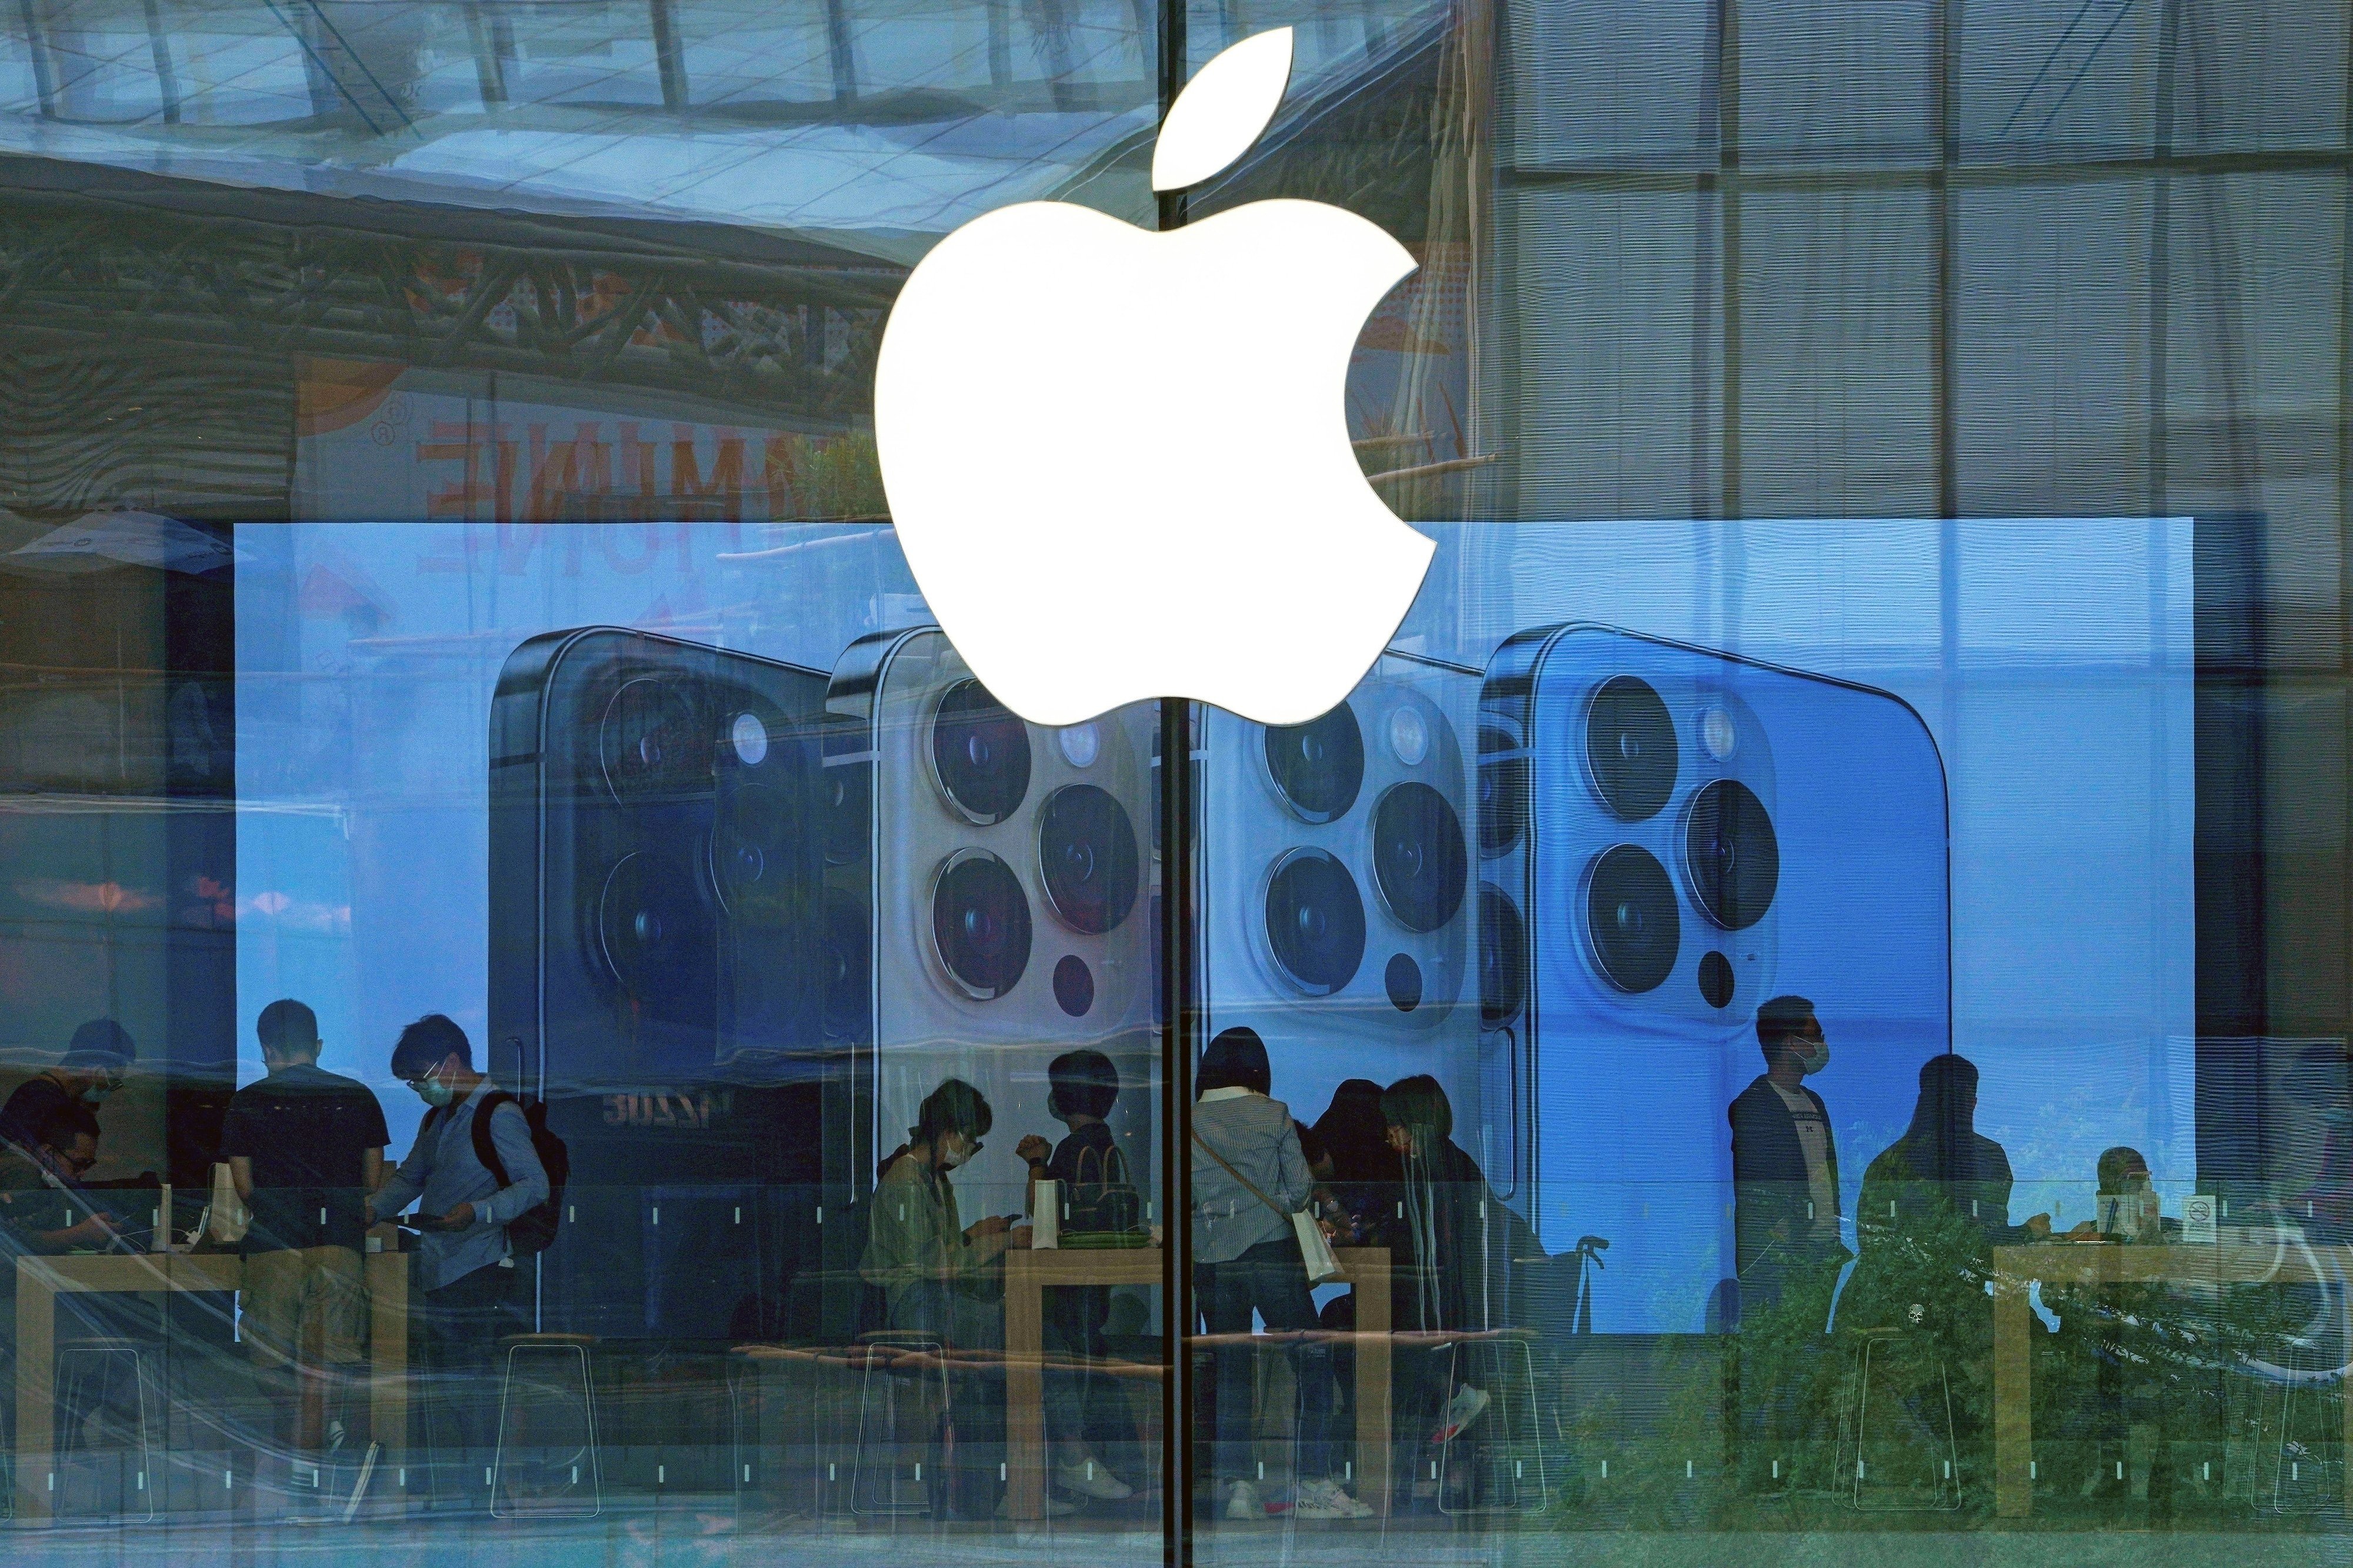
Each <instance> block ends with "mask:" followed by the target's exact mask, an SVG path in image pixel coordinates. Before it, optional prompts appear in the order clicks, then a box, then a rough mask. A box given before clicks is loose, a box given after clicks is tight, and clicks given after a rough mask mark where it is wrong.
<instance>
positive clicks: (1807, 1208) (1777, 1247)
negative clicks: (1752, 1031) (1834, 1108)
mask: <svg viewBox="0 0 2353 1568" xmlns="http://www.w3.org/2000/svg"><path fill="white" fill-rule="evenodd" d="M1757 1046H1758V1047H1759V1048H1760V1049H1762V1050H1763V1051H1764V1053H1765V1071H1764V1073H1763V1074H1762V1075H1760V1076H1759V1077H1758V1078H1757V1080H1756V1081H1755V1082H1753V1083H1751V1084H1750V1085H1749V1086H1748V1087H1747V1088H1746V1089H1743V1090H1741V1092H1740V1097H1739V1098H1738V1099H1737V1100H1734V1101H1733V1102H1732V1111H1731V1119H1732V1194H1733V1245H1734V1267H1735V1268H1736V1271H1737V1273H1738V1276H1739V1280H1740V1304H1741V1310H1742V1311H1743V1312H1744V1313H1746V1312H1749V1311H1754V1310H1757V1309H1759V1308H1762V1307H1769V1306H1772V1305H1773V1304H1775V1303H1776V1302H1778V1300H1780V1297H1781V1291H1782V1289H1783V1287H1784V1286H1785V1285H1786V1284H1787V1283H1788V1280H1789V1279H1790V1278H1791V1277H1792V1276H1793V1275H1794V1274H1796V1273H1797V1272H1799V1270H1801V1269H1807V1268H1820V1267H1823V1266H1825V1265H1831V1266H1834V1265H1836V1264H1838V1263H1842V1262H1843V1261H1844V1260H1845V1258H1846V1256H1847V1253H1846V1248H1845V1247H1844V1246H1843V1245H1842V1244H1841V1241H1840V1239H1839V1175H1838V1142H1837V1141H1836V1140H1835V1139H1834V1138H1832V1137H1831V1117H1830V1110H1829V1108H1828V1107H1827V1106H1825V1105H1824V1104H1823V1103H1822V1097H1821V1096H1820V1095H1819V1094H1816V1093H1815V1092H1814V1091H1813V1090H1812V1089H1808V1088H1807V1087H1806V1086H1805V1079H1807V1078H1809V1077H1810V1076H1812V1075H1813V1074H1816V1073H1819V1072H1820V1071H1821V1070H1822V1069H1823V1068H1827V1067H1829V1066H1830V1065H1831V1047H1830V1040H1829V1038H1828V1037H1826V1036H1825V1035H1824V1034H1823V1032H1822V1024H1821V1020H1820V1018H1818V1017H1816V1016H1814V1005H1813V1004H1812V1003H1811V1002H1810V1001H1808V1000H1806V998H1804V997H1803V996H1776V997H1774V998H1773V999H1772V1000H1771V1001H1769V1002H1767V1003H1766V1004H1765V1005H1763V1006H1761V1007H1759V1008H1757Z"/></svg>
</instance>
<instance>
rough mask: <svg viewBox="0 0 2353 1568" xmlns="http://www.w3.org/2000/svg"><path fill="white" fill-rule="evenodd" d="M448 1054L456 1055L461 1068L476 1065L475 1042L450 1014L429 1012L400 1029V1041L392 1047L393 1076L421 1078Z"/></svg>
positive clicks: (398, 1077)
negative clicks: (468, 1037)
mask: <svg viewBox="0 0 2353 1568" xmlns="http://www.w3.org/2000/svg"><path fill="white" fill-rule="evenodd" d="M448 1056H455V1057H456V1058H458V1063H459V1066H460V1067H464V1068H472V1067H473V1065H474V1047H473V1043H472V1042H471V1041H470V1040H468V1039H467V1038H466V1031H465V1030H463V1029H461V1028H459V1026H458V1021H457V1020H456V1019H455V1018H452V1017H450V1016H448V1014H447V1013H427V1014H426V1015H425V1016H423V1017H422V1018H419V1019H417V1022H415V1023H414V1024H411V1025H409V1026H408V1027H406V1029H403V1030H401V1031H400V1041H399V1043H398V1044H397V1045H396V1046H394V1047H392V1076H393V1077H395V1078H396V1079H413V1078H420V1077H422V1076H424V1075H425V1074H426V1073H427V1072H430V1071H431V1070H432V1069H433V1068H436V1067H438V1066H439V1065H440V1063H441V1058H444V1057H448Z"/></svg>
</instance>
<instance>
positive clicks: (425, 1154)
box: [367, 1115, 441, 1220]
mask: <svg viewBox="0 0 2353 1568" xmlns="http://www.w3.org/2000/svg"><path fill="white" fill-rule="evenodd" d="M440 1120H441V1119H440V1117H439V1116H438V1115H434V1116H427V1118H426V1119H425V1125H423V1126H422V1127H419V1128H418V1129H417V1142H415V1143H413V1144H411V1145H410V1146H409V1150H408V1158H407V1159H406V1160H403V1161H402V1162H401V1163H400V1168H399V1169H398V1170H396V1171H395V1172H394V1173H392V1177H391V1179H390V1180H388V1181H386V1182H385V1184H383V1185H382V1186H380V1187H378V1188H377V1189H376V1192H375V1197H374V1198H372V1199H370V1200H369V1201H368V1205H367V1212H368V1217H369V1218H370V1219H371V1220H377V1219H385V1218H388V1217H390V1216H391V1215H396V1214H398V1213H399V1212H400V1211H401V1210H403V1209H405V1208H406V1207H407V1206H408V1205H411V1204H413V1203H415V1202H416V1201H417V1199H419V1198H421V1197H423V1196H424V1195H425V1184H426V1183H427V1182H428V1181H430V1180H432V1177H433V1144H434V1142H435V1135H436V1134H437V1133H438V1132H439V1131H440Z"/></svg>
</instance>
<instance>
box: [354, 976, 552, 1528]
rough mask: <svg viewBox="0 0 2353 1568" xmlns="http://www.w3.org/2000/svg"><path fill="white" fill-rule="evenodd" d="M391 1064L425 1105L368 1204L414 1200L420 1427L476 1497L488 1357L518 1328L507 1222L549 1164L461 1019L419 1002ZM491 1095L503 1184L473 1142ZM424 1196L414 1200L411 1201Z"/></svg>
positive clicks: (490, 1438) (484, 1449)
mask: <svg viewBox="0 0 2353 1568" xmlns="http://www.w3.org/2000/svg"><path fill="white" fill-rule="evenodd" d="M392 1074H393V1076H394V1077H395V1078H397V1079H400V1080H401V1081H402V1082H404V1083H406V1084H407V1085H408V1087H409V1088H410V1089H413V1090H415V1091H416V1093H417V1098H418V1099H420V1100H423V1101H425V1103H426V1104H427V1106H429V1107H431V1110H428V1111H427V1114H426V1117H425V1121H424V1124H423V1125H422V1126H420V1127H419V1128H418V1129H417V1143H416V1146H415V1147H414V1148H412V1149H411V1150H410V1151H409V1152H408V1158H407V1159H406V1160H403V1161H402V1162H401V1163H400V1169H399V1170H398V1171H396V1173H394V1174H393V1176H392V1179H391V1180H390V1181H388V1182H386V1183H385V1184H384V1188H383V1190H382V1191H381V1192H379V1193H377V1194H375V1201H374V1202H373V1203H372V1204H371V1205H370V1206H369V1215H368V1217H369V1219H370V1221H371V1222H373V1221H374V1220H375V1217H376V1216H377V1215H395V1214H398V1213H399V1212H400V1211H401V1210H403V1209H405V1208H406V1207H407V1206H408V1205H410V1204H412V1203H415V1204H417V1221H416V1223H417V1228H419V1229H420V1230H422V1231H423V1232H424V1233H425V1234H424V1236H423V1237H422V1238H421V1239H420V1240H419V1242H418V1244H417V1285H418V1287H419V1288H420V1289H421V1290H422V1296H421V1298H420V1299H418V1300H417V1301H416V1303H415V1304H413V1305H412V1306H411V1308H410V1311H411V1313H412V1314H413V1315H414V1317H415V1318H416V1320H417V1324H418V1326H419V1329H420V1331H421V1333H420V1338H421V1341H422V1348H423V1350H424V1352H425V1356H424V1360H425V1364H426V1368H427V1373H428V1375H429V1377H430V1379H431V1386H432V1388H433V1389H434V1391H435V1393H436V1394H437V1395H438V1401H437V1403H438V1406H439V1414H440V1415H441V1417H442V1419H441V1421H440V1422H438V1423H436V1424H435V1426H432V1427H428V1430H430V1431H432V1432H433V1436H434V1445H435V1447H436V1449H437V1450H438V1453H439V1455H440V1457H441V1458H443V1459H444V1460H445V1461H448V1462H446V1463H443V1464H440V1465H437V1467H436V1470H437V1479H438V1478H446V1479H448V1482H449V1483H450V1484H451V1489H452V1490H453V1491H454V1492H455V1493H456V1494H457V1495H458V1496H459V1497H461V1498H465V1499H469V1500H473V1501H476V1502H479V1501H480V1500H482V1499H483V1498H484V1496H485V1493H484V1492H483V1490H482V1489H481V1487H480V1485H479V1484H476V1485H472V1486H468V1485H465V1484H464V1483H465V1481H466V1480H467V1479H468V1478H479V1477H480V1475H481V1473H482V1468H483V1467H484V1466H487V1465H488V1464H489V1463H490V1462H491V1447H492V1445H493V1444H494V1442H495V1441H496V1437H497V1434H496V1433H495V1431H493V1430H492V1427H493V1425H494V1418H495V1415H496V1412H497V1407H498V1382H497V1378H496V1375H495V1362H496V1359H497V1355H498V1343H499V1338H500V1336H501V1335H502V1334H508V1333H513V1332H517V1331H520V1330H521V1329H522V1327H523V1326H524V1324H523V1322H522V1319H521V1318H520V1317H519V1316H518V1315H517V1314H516V1311H515V1308H514V1304H513V1303H514V1300H515V1297H516V1295H517V1292H518V1289H519V1285H518V1281H519V1279H520V1278H521V1277H520V1275H519V1274H518V1272H517V1270H516V1268H515V1267H514V1259H513V1257H512V1249H511V1248H510V1247H509V1246H508V1244H507V1234H506V1227H507V1226H508V1225H509V1223H511V1222H512V1221H513V1220H514V1219H516V1218H517V1217H519V1216H520V1215H522V1214H523V1213H524V1212H525V1211H527V1210H529V1209H531V1208H533V1207H534V1206H536V1205H539V1204H541V1203H543V1202H544V1201H545V1200H546V1197H547V1194H548V1182H547V1172H546V1170H545V1168H544V1167H543V1166H542V1165H541V1163H540V1161H539V1152H538V1151H537V1150H535V1149H534V1148H533V1146H532V1141H531V1125H530V1123H529V1122H528V1121H525V1120H524V1118H523V1113H522V1106H520V1105H519V1104H517V1103H516V1102H515V1101H514V1100H513V1099H512V1097H511V1096H501V1098H500V1099H499V1100H497V1101H496V1102H495V1103H491V1095H492V1093H493V1092H494V1087H493V1085H492V1084H491V1080H490V1079H488V1078H486V1077H484V1076H483V1075H482V1074H480V1073H479V1072H477V1071H475V1070H474V1053H473V1047H472V1045H471V1044H470V1042H469V1041H468V1040H467V1038H466V1032H465V1030H463V1029H461V1028H459V1026H458V1025H457V1024H456V1022H455V1021H454V1020H452V1019H450V1018H448V1017H445V1016H442V1015H441V1014H439V1013H428V1014H427V1015H426V1016H424V1017H422V1018H419V1019H417V1022H415V1023H414V1024H411V1025H409V1026H408V1027H406V1029H403V1030H402V1031H401V1032H400V1040H399V1043H398V1044H396V1045H395V1046H394V1047H393V1050H392ZM486 1104H489V1105H490V1110H489V1114H490V1118H491V1121H490V1142H491V1152H492V1153H494V1154H496V1155H497V1157H498V1162H499V1163H500V1164H501V1165H502V1166H504V1167H505V1171H506V1181H505V1182H504V1183H503V1184H501V1182H500V1180H499V1178H498V1176H497V1175H496V1174H495V1173H492V1172H491V1169H490V1167H488V1166H487V1165H485V1164H484V1163H482V1160H481V1157H480V1155H479V1154H478V1153H477V1152H475V1144H474V1119H475V1118H476V1117H477V1116H479V1115H481V1114H483V1108H484V1106H485V1105H486ZM420 1200H421V1201H420Z"/></svg>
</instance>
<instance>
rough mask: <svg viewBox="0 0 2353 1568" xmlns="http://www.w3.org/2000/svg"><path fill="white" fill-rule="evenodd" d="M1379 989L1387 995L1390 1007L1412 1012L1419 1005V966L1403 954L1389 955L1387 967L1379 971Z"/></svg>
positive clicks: (1401, 1011) (1399, 1010) (1403, 1011)
mask: <svg viewBox="0 0 2353 1568" xmlns="http://www.w3.org/2000/svg"><path fill="white" fill-rule="evenodd" d="M1381 987H1382V989H1383V990H1385V991H1387V992H1388V994H1389V1005H1390V1006H1392V1007H1394V1008H1396V1009H1397V1010H1398V1012H1400V1013H1410V1012H1412V1011H1413V1010H1414V1009H1415V1008H1416V1007H1419V1006H1420V1005H1421V965H1420V964H1419V963H1415V962H1414V961H1413V960H1412V959H1411V958H1410V957H1409V956H1407V955H1406V954H1405V953H1402V952H1398V953H1392V954H1390V955H1389V963H1388V968H1387V969H1384V970H1383V971H1381Z"/></svg>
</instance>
